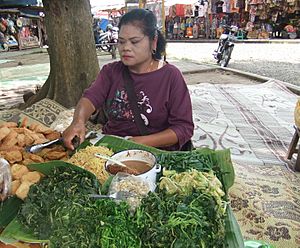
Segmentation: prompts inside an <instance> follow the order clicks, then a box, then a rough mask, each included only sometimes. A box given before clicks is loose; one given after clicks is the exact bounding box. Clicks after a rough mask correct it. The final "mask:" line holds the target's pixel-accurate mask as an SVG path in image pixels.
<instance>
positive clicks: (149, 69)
mask: <svg viewBox="0 0 300 248" xmlns="http://www.w3.org/2000/svg"><path fill="white" fill-rule="evenodd" d="M153 62H154V59H152V60H151V63H150V65H149V67H148V69H147V71H146V72H150V71H151V69H152V66H153Z"/></svg>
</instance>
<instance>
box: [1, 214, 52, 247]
mask: <svg viewBox="0 0 300 248" xmlns="http://www.w3.org/2000/svg"><path fill="white" fill-rule="evenodd" d="M0 241H1V242H3V243H5V244H11V243H15V242H18V241H23V242H28V243H49V240H39V239H37V238H35V237H34V235H33V234H32V233H30V231H29V230H27V229H26V228H25V227H24V226H23V225H21V224H20V223H19V222H18V220H17V219H16V218H15V219H13V220H12V221H11V222H10V223H9V224H8V225H7V227H6V228H5V229H4V231H3V232H2V233H1V235H0Z"/></svg>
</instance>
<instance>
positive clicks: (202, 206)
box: [136, 170, 225, 247]
mask: <svg viewBox="0 0 300 248" xmlns="http://www.w3.org/2000/svg"><path fill="white" fill-rule="evenodd" d="M207 176H208V177H207ZM211 179H213V181H211V183H210V181H209V180H211ZM216 181H218V179H217V178H216V177H214V176H213V175H212V174H206V175H205V174H203V173H201V172H198V171H195V170H193V171H190V172H183V173H171V174H169V176H168V177H164V178H163V179H162V180H161V182H160V185H159V191H158V193H151V194H150V195H149V196H148V197H147V198H144V200H143V202H142V205H141V206H140V208H139V209H138V210H137V213H136V223H137V226H138V229H139V231H140V233H139V235H140V238H141V240H143V245H144V247H187V245H188V247H223V245H224V236H225V225H224V217H225V204H224V201H223V200H222V196H223V195H224V192H222V190H221V188H220V186H221V185H220V184H219V182H218V183H217V185H216V187H215V186H213V185H214V182H216Z"/></svg>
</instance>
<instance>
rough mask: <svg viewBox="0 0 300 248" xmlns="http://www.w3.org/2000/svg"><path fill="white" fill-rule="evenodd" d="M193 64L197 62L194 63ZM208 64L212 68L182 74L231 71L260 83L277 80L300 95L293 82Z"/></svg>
mask: <svg viewBox="0 0 300 248" xmlns="http://www.w3.org/2000/svg"><path fill="white" fill-rule="evenodd" d="M192 63H193V62H192ZM195 64H197V63H195ZM203 65H206V64H203ZM208 66H211V67H212V68H208V69H199V70H190V71H185V72H183V73H182V74H184V75H185V74H195V73H205V72H210V71H216V70H218V71H228V72H232V73H235V74H238V75H240V76H243V77H247V78H250V79H253V80H256V81H259V82H261V83H263V82H268V81H270V80H276V81H279V82H281V83H282V84H284V85H285V86H286V87H287V88H288V89H289V90H290V91H292V92H293V93H295V94H297V95H300V86H297V85H294V84H291V83H287V82H284V81H280V80H277V79H274V78H270V77H265V76H260V75H257V74H255V73H251V72H245V71H241V70H237V69H233V68H228V67H220V66H214V65H208Z"/></svg>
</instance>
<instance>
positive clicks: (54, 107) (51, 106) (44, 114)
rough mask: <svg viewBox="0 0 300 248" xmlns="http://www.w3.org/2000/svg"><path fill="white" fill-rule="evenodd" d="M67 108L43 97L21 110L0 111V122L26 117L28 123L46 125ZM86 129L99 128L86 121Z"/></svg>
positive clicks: (48, 125)
mask: <svg viewBox="0 0 300 248" xmlns="http://www.w3.org/2000/svg"><path fill="white" fill-rule="evenodd" d="M66 110H67V109H66V108H65V107H63V106H62V105H60V104H59V103H57V102H55V101H53V100H50V99H47V98H46V99H43V100H41V101H39V102H37V103H35V104H33V105H32V106H31V107H29V108H27V109H25V110H23V111H21V110H18V109H9V110H3V111H0V123H1V121H11V120H12V121H16V122H18V121H19V120H21V119H23V118H27V119H28V124H30V123H31V122H39V123H42V124H44V125H45V126H47V127H50V125H51V124H52V123H53V122H54V121H55V120H56V119H57V117H58V116H59V114H60V113H61V112H63V111H66ZM86 127H87V129H88V130H99V128H100V126H99V125H94V124H92V123H91V122H88V123H87V125H86Z"/></svg>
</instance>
